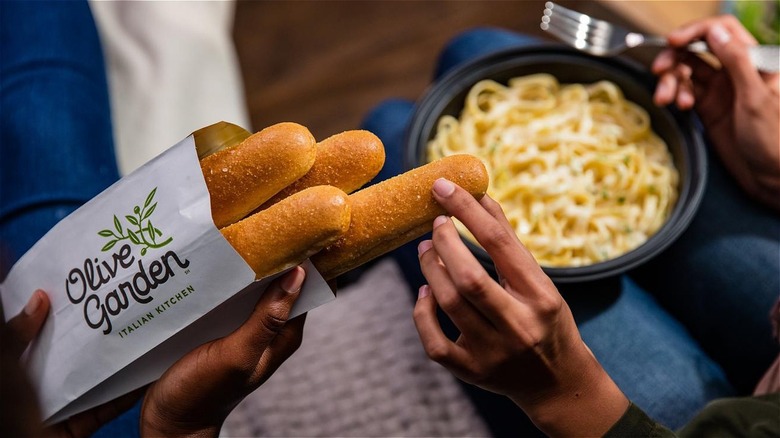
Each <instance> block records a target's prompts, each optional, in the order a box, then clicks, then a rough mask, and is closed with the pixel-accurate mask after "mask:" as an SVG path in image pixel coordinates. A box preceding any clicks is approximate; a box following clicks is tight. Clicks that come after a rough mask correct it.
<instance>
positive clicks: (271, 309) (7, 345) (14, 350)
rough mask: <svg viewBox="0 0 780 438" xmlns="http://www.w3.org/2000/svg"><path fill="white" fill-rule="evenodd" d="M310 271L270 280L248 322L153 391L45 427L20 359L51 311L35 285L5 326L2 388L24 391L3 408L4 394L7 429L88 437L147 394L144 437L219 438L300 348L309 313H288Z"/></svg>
mask: <svg viewBox="0 0 780 438" xmlns="http://www.w3.org/2000/svg"><path fill="white" fill-rule="evenodd" d="M305 275H306V274H305V272H304V270H303V269H302V268H301V267H296V268H295V269H293V270H292V271H290V272H288V273H287V274H285V275H283V276H281V277H280V278H278V279H277V280H275V281H274V282H272V283H271V284H270V285H269V287H268V289H267V290H266V291H265V293H263V295H262V296H261V297H260V299H259V300H258V302H257V304H256V306H255V310H254V312H253V313H252V314H251V315H250V316H249V318H248V319H247V321H246V322H244V324H242V325H241V326H240V327H239V328H238V329H236V330H235V331H234V332H233V333H231V334H229V335H227V336H225V337H223V338H220V339H217V340H214V341H212V342H208V343H206V344H203V345H201V346H200V347H198V348H196V349H195V350H193V351H192V352H190V353H188V354H187V355H185V356H184V357H182V358H181V359H179V360H178V361H177V362H176V363H175V364H173V365H172V366H171V368H169V369H168V371H166V372H165V374H163V376H162V377H160V379H159V380H157V381H156V382H154V383H152V384H151V385H150V386H149V387H148V389H147V388H141V389H138V390H136V391H133V392H131V393H130V394H127V395H124V396H122V397H119V398H118V399H116V400H114V401H111V402H109V403H106V404H105V405H101V406H98V407H96V408H93V409H90V410H88V411H85V412H82V413H80V414H77V415H75V416H73V417H71V418H69V419H68V420H65V421H63V422H62V423H58V424H56V425H54V426H52V427H50V428H47V429H46V430H41V426H40V418H37V416H38V415H39V412H38V410H37V407H36V406H35V403H34V402H33V399H34V397H33V396H32V394H31V393H30V392H31V391H32V388H31V387H30V385H29V384H27V383H29V382H27V381H26V380H27V379H26V376H24V374H23V372H22V370H21V369H20V367H19V362H18V360H19V356H20V355H21V353H22V352H23V351H24V349H25V348H26V347H27V345H28V344H29V343H30V342H31V341H32V340H33V339H34V338H35V337H36V336H37V334H38V333H39V332H40V329H41V328H42V327H43V324H44V323H45V321H46V317H47V315H48V313H49V307H50V304H49V299H48V296H47V295H46V293H45V292H43V291H36V292H35V293H34V294H33V295H32V297H31V299H30V301H29V303H28V304H27V306H26V307H25V308H24V310H23V311H22V312H21V313H20V314H19V315H17V316H15V317H14V318H12V319H11V320H9V321H8V324H3V325H2V326H0V333H2V336H1V337H2V342H1V343H0V350H2V359H3V373H2V374H1V375H0V376H1V377H2V383H3V387H4V388H5V387H6V386H8V385H11V384H13V385H14V386H19V387H21V389H22V391H23V392H22V393H18V394H16V397H15V399H16V400H17V401H19V403H14V404H12V405H11V404H9V405H7V406H6V404H5V403H6V402H9V400H6V399H5V398H4V400H3V402H4V406H3V408H4V411H5V410H6V408H7V407H8V408H12V409H13V411H14V412H13V415H12V414H11V413H8V412H4V417H3V419H4V420H6V418H5V415H6V414H8V418H7V420H8V422H5V424H3V427H4V428H5V429H6V430H16V431H20V432H21V433H23V434H26V433H29V434H30V435H32V436H40V435H46V436H63V437H65V436H67V437H81V436H89V435H90V434H92V433H93V432H95V431H96V430H97V429H99V428H100V427H101V426H102V425H103V424H105V423H107V422H108V421H110V420H112V419H113V418H115V417H116V416H118V415H119V414H121V413H122V412H124V411H125V410H127V409H128V408H130V407H131V406H132V405H133V404H134V403H135V401H136V400H138V398H139V397H141V396H143V397H144V402H143V407H142V410H141V419H140V421H141V435H142V436H166V437H177V436H178V437H182V436H200V437H216V436H218V435H219V431H220V429H221V427H222V424H223V422H224V421H225V419H226V418H227V416H228V414H229V413H230V412H231V411H232V410H233V408H235V407H236V406H237V405H238V403H239V402H241V400H243V399H244V397H246V396H247V395H248V394H249V393H251V392H252V391H254V390H255V389H257V388H258V387H259V386H260V385H262V384H263V382H265V381H266V380H267V379H268V377H270V376H271V374H273V372H274V371H276V369H277V368H278V367H279V365H281V364H282V362H284V361H285V360H286V359H287V358H288V357H290V355H292V353H293V352H295V350H297V349H298V346H300V343H301V339H302V336H303V325H304V321H305V315H301V316H299V317H297V318H295V319H293V320H290V321H288V317H289V315H290V309H291V308H292V305H293V303H294V302H295V300H296V299H297V298H298V296H299V293H300V290H301V286H302V284H303V280H304V277H305ZM12 371H13V372H12ZM16 371H18V372H16ZM8 379H15V380H14V381H13V382H12V381H9V380H8ZM7 384H8V385H7ZM11 423H14V424H11Z"/></svg>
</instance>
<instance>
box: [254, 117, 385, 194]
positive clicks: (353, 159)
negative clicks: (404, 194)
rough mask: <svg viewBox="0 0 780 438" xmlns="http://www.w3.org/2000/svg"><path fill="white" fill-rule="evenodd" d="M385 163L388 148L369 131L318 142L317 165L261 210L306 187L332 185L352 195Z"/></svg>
mask: <svg viewBox="0 0 780 438" xmlns="http://www.w3.org/2000/svg"><path fill="white" fill-rule="evenodd" d="M384 164H385V148H384V146H383V145H382V141H381V140H379V138H378V137H377V136H376V135H374V134H372V133H370V132H368V131H358V130H355V131H346V132H342V133H340V134H336V135H333V136H330V137H328V138H326V139H325V140H322V141H321V142H319V143H317V158H316V159H315V160H314V165H313V166H312V167H311V169H309V171H308V172H307V173H306V175H304V176H303V177H301V178H300V179H299V180H297V181H295V182H294V183H292V184H290V185H289V186H287V187H285V188H284V189H282V191H281V192H279V193H277V194H276V195H274V197H273V198H271V199H269V200H268V201H266V202H265V203H264V204H263V205H261V206H260V208H259V210H263V209H266V208H268V207H269V206H271V205H273V204H275V203H277V202H279V201H280V200H282V199H284V198H286V197H288V196H290V195H292V194H293V193H296V192H299V191H301V190H303V189H305V188H307V187H313V186H319V185H330V186H334V187H338V188H340V189H341V190H343V191H344V192H345V193H352V192H354V191H355V190H357V189H359V188H361V187H363V185H365V184H366V183H368V182H369V181H371V179H372V178H374V177H375V176H376V174H377V173H379V171H380V170H381V169H382V166H383V165H384Z"/></svg>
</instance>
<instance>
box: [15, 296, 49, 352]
mask: <svg viewBox="0 0 780 438" xmlns="http://www.w3.org/2000/svg"><path fill="white" fill-rule="evenodd" d="M50 306H51V305H50V303H49V297H48V296H47V295H46V293H45V292H44V291H42V290H40V289H39V290H36V291H35V292H33V294H32V296H31V297H30V299H29V300H28V301H27V304H25V306H24V309H22V311H21V312H19V314H18V315H16V316H14V317H13V318H11V320H10V321H8V329H9V331H10V334H11V336H10V337H9V346H8V348H9V351H10V352H11V354H12V355H13V357H15V358H18V357H20V356H21V355H22V353H23V352H24V350H25V349H26V348H27V346H28V345H29V344H30V342H32V340H33V339H35V337H36V336H38V333H39V332H40V331H41V328H42V327H43V323H44V322H45V321H46V316H47V315H48V314H49V307H50Z"/></svg>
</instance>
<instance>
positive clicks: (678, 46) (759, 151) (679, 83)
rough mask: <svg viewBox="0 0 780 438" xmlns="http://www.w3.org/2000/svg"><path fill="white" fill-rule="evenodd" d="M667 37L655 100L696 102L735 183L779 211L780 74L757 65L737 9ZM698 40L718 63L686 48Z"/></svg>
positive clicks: (682, 104)
mask: <svg viewBox="0 0 780 438" xmlns="http://www.w3.org/2000/svg"><path fill="white" fill-rule="evenodd" d="M667 38H668V40H669V45H670V46H671V49H667V50H664V51H663V52H661V53H660V54H659V55H658V57H657V58H656V59H655V61H654V63H653V66H652V69H653V72H654V73H655V74H657V75H659V81H658V86H657V88H656V92H655V102H656V104H658V105H669V104H672V103H674V104H676V105H677V106H678V107H679V108H680V109H691V108H694V109H695V110H696V112H697V114H698V115H699V117H700V118H701V121H702V123H703V124H704V127H705V130H706V134H707V136H708V137H709V139H710V143H711V144H712V145H713V147H714V149H715V151H716V152H717V154H718V155H719V156H720V158H721V161H722V162H723V164H724V165H725V166H726V168H727V169H728V170H729V172H730V173H731V175H732V176H733V177H734V178H735V179H736V181H737V183H738V184H739V185H740V186H741V187H742V189H743V190H744V191H745V192H746V193H747V194H748V195H750V196H751V197H753V198H754V199H756V200H757V201H759V202H761V203H763V204H765V205H767V206H769V207H770V208H773V209H775V210H776V211H779V212H780V75H778V74H768V73H761V72H758V71H757V70H756V68H755V67H754V66H753V63H752V62H751V60H750V55H749V53H748V47H750V46H754V45H756V44H757V43H756V40H755V39H754V38H753V36H751V35H750V33H749V32H748V31H747V30H745V28H744V27H742V25H741V24H740V23H739V21H738V20H737V19H736V18H735V17H733V16H731V15H724V16H720V17H712V18H707V19H703V20H700V21H696V22H693V23H691V24H688V25H686V26H683V27H681V28H679V29H677V30H675V31H674V32H672V33H670V34H669V35H668V37H667ZM696 40H705V41H706V42H707V45H708V46H709V48H710V50H711V51H712V53H713V54H714V55H715V57H717V61H718V62H717V63H710V62H707V61H705V60H703V59H702V58H700V57H699V56H698V55H695V54H692V53H690V52H687V51H686V50H684V49H683V48H684V47H685V46H686V45H688V44H690V43H691V42H693V41H696ZM718 63H719V64H720V65H715V64H718Z"/></svg>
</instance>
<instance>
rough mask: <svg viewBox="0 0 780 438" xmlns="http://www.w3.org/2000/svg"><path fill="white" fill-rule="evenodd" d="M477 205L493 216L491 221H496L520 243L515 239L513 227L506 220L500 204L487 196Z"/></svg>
mask: <svg viewBox="0 0 780 438" xmlns="http://www.w3.org/2000/svg"><path fill="white" fill-rule="evenodd" d="M479 204H480V205H482V207H484V208H485V210H487V212H488V213H489V214H490V215H491V216H493V219H495V220H496V222H498V223H499V224H500V225H501V226H502V227H504V229H505V230H507V232H508V233H509V234H511V235H512V236H514V237H515V240H516V241H517V242H518V243H520V238H519V237H517V233H516V232H515V229H514V227H512V224H510V223H509V220H508V219H507V218H506V214H504V209H503V208H501V204H499V203H498V202H496V200H494V199H493V198H491V197H490V196H488V195H485V196H483V197H482V199H480V200H479Z"/></svg>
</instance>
